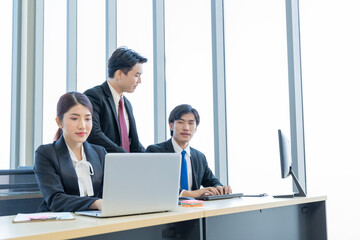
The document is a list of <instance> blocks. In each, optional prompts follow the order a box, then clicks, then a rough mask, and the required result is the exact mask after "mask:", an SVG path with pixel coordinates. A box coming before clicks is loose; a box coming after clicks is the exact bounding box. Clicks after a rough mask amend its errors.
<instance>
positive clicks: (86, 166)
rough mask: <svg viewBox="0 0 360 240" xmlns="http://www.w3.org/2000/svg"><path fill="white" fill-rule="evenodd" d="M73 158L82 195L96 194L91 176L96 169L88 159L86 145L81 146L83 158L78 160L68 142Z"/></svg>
mask: <svg viewBox="0 0 360 240" xmlns="http://www.w3.org/2000/svg"><path fill="white" fill-rule="evenodd" d="M66 146H67V148H68V150H69V154H70V157H71V160H72V162H73V166H74V168H75V172H76V175H77V178H78V185H79V192H80V197H84V196H94V189H93V185H92V181H91V176H90V175H94V169H93V167H92V165H91V163H89V162H88V161H87V160H86V155H85V152H84V146H81V155H82V160H80V161H79V160H78V159H77V157H76V156H75V154H74V153H73V151H72V150H71V148H70V147H69V146H68V145H67V144H66Z"/></svg>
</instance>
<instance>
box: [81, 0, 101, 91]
mask: <svg viewBox="0 0 360 240" xmlns="http://www.w3.org/2000/svg"><path fill="white" fill-rule="evenodd" d="M77 19H78V29H77V34H78V39H77V40H78V43H77V53H78V55H77V91H78V92H84V91H85V90H87V89H89V88H92V87H94V86H97V85H100V84H102V83H103V82H104V81H105V80H106V79H107V75H106V70H107V65H106V62H107V60H106V59H105V57H106V56H105V1H103V0H78V18H77Z"/></svg>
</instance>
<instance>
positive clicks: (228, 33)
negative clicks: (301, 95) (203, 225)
mask: <svg viewBox="0 0 360 240" xmlns="http://www.w3.org/2000/svg"><path fill="white" fill-rule="evenodd" d="M224 12H225V14H224V16H225V26H224V27H225V47H226V48H225V49H226V50H225V51H226V52H225V56H226V59H225V60H226V85H227V86H226V87H227V88H226V91H227V92H226V94H227V101H226V103H227V132H228V133H227V135H228V174H229V184H230V185H231V186H234V187H233V191H234V192H245V193H249V192H254V193H261V192H267V193H276V192H278V193H282V192H286V193H289V192H291V191H292V186H291V179H290V178H288V179H286V180H282V179H281V175H280V160H279V158H280V157H279V146H278V139H277V129H282V130H283V132H285V133H286V135H287V136H288V138H289V139H290V116H289V90H288V75H287V72H288V71H287V70H288V69H287V43H286V15H285V1H266V0H261V1H250V0H247V1H245V0H243V1H235V0H226V1H225V2H224Z"/></svg>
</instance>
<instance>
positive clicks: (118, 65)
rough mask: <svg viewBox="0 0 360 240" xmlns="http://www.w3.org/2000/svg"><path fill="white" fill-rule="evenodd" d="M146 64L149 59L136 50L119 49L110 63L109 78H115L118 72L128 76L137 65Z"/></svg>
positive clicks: (112, 56)
mask: <svg viewBox="0 0 360 240" xmlns="http://www.w3.org/2000/svg"><path fill="white" fill-rule="evenodd" d="M146 62H147V58H145V57H143V56H141V55H140V54H139V53H137V52H135V51H134V50H131V49H128V48H126V47H119V48H118V49H116V50H115V51H114V52H113V54H112V55H111V57H110V58H109V61H108V74H109V78H113V77H114V74H115V72H116V71H117V70H121V71H123V72H124V73H125V74H128V72H129V71H131V69H132V68H133V67H134V66H135V65H136V64H137V63H146Z"/></svg>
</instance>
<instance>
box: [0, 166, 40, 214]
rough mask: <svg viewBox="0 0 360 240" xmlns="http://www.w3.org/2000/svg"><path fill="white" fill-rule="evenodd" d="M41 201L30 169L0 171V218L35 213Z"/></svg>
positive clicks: (33, 174)
mask: <svg viewBox="0 0 360 240" xmlns="http://www.w3.org/2000/svg"><path fill="white" fill-rule="evenodd" d="M42 200H43V197H42V195H41V193H40V190H39V186H38V184H37V182H36V178H35V173H34V171H33V168H32V167H22V168H19V169H14V170H0V216H5V215H14V214H17V213H32V212H36V211H37V209H38V207H39V205H40V203H41V201H42Z"/></svg>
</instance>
